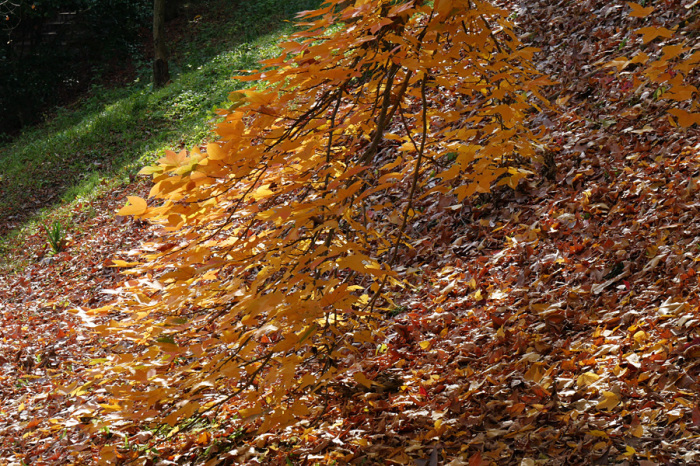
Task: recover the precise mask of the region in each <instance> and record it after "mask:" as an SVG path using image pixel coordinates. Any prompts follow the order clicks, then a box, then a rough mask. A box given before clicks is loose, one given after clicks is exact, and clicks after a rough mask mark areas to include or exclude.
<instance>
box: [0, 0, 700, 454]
mask: <svg viewBox="0 0 700 466" xmlns="http://www.w3.org/2000/svg"><path fill="white" fill-rule="evenodd" d="M568 3H569V2H563V1H562V2H556V1H544V0H542V1H529V2H521V3H519V4H517V5H510V6H512V7H513V8H516V9H517V10H516V11H518V13H519V15H518V22H519V24H520V26H521V28H522V31H523V34H528V35H529V39H528V40H529V41H531V43H532V45H533V46H537V47H541V48H542V49H543V51H542V53H540V54H538V55H537V56H536V59H537V60H539V61H538V66H540V67H541V71H544V72H546V73H547V74H548V75H550V76H552V77H554V78H555V79H556V80H558V81H559V82H560V83H561V84H560V85H559V86H558V87H557V86H555V87H554V88H553V89H552V92H553V93H554V94H555V98H556V99H557V101H558V103H559V104H560V110H559V112H558V113H557V112H553V111H552V112H549V111H543V112H542V115H541V121H542V123H543V124H544V125H545V126H551V142H550V145H549V147H548V148H547V150H550V151H552V152H553V153H554V157H555V160H556V169H557V175H556V181H554V182H552V181H542V180H539V179H536V178H532V179H531V180H529V181H528V182H527V183H521V185H520V186H519V187H518V189H517V190H515V191H512V190H502V191H496V192H494V193H493V194H489V195H479V196H477V198H474V199H472V200H469V199H467V200H465V201H463V202H462V203H461V204H456V203H455V202H454V200H453V199H449V198H443V197H438V198H437V199H436V198H425V199H423V200H422V201H421V202H422V205H419V206H416V208H417V209H418V208H419V209H420V210H421V211H422V212H423V215H422V216H421V217H420V220H418V221H416V222H414V223H413V224H412V225H410V228H409V231H408V234H410V235H411V236H412V239H413V240H414V241H415V242H414V243H413V246H414V248H413V250H412V251H409V253H408V254H406V256H405V257H404V258H403V261H404V262H403V263H402V264H401V267H402V268H401V269H400V270H402V274H403V277H402V278H403V279H405V284H404V286H403V287H399V286H396V287H395V288H394V289H392V290H391V291H392V292H393V294H394V300H395V304H396V308H395V311H394V312H392V313H391V314H392V315H387V318H386V322H385V325H384V328H383V330H382V334H383V339H382V340H381V341H379V342H377V343H372V342H368V343H366V344H364V345H362V346H358V347H357V348H356V349H357V352H356V353H355V354H348V355H347V356H346V360H345V361H343V363H344V364H346V365H347V366H348V367H349V368H350V369H349V370H348V371H347V373H346V375H345V376H344V377H343V378H341V379H340V380H338V381H337V383H335V384H332V385H331V386H329V389H328V391H327V392H326V393H325V394H323V395H322V396H321V395H318V397H319V399H318V405H319V406H322V407H323V410H322V411H321V410H319V413H318V417H317V418H316V419H314V420H313V421H304V422H302V423H300V424H298V425H294V426H291V427H288V428H286V429H285V430H282V431H279V432H274V433H270V434H263V435H256V433H255V431H240V430H237V429H236V428H235V426H236V420H235V418H236V416H238V415H240V413H241V411H242V409H244V404H242V403H243V402H242V401H241V400H236V399H233V400H231V401H230V402H229V404H228V405H227V409H224V410H222V412H223V413H229V414H228V416H229V417H228V418H227V417H226V416H225V415H224V416H222V417H221V418H220V419H212V421H213V422H212V424H211V425H209V426H208V428H207V429H200V430H193V431H188V432H183V433H180V434H178V433H176V434H173V435H172V436H171V437H170V438H168V439H165V440H164V439H157V436H156V435H154V434H153V433H151V432H148V431H144V430H142V429H138V427H134V426H131V427H128V426H127V427H125V428H124V429H122V430H121V431H115V432H99V431H98V432H93V431H90V428H89V425H90V422H91V417H92V415H93V413H94V412H95V411H96V409H97V406H98V405H101V406H102V407H105V406H110V405H113V404H115V403H116V404H118V403H119V400H114V399H104V397H102V396H101V393H102V391H101V390H100V388H99V386H98V385H95V386H92V385H89V386H85V385H84V384H85V383H86V382H87V380H85V379H83V378H81V373H82V372H84V371H85V370H86V368H87V367H89V366H90V364H91V363H92V362H94V361H95V360H98V359H99V358H100V357H104V356H106V354H107V353H110V352H115V351H119V350H120V348H115V347H113V346H111V345H110V342H109V341H100V339H99V338H97V337H95V336H94V335H92V334H91V333H90V326H91V325H103V324H105V322H104V321H101V322H91V321H90V319H88V318H84V319H83V318H81V317H80V314H72V313H67V312H65V310H66V309H68V308H69V307H70V308H72V307H81V308H87V307H96V306H99V305H100V304H101V303H103V302H105V301H107V300H109V299H110V298H109V294H107V293H101V291H105V290H107V289H110V288H116V287H118V286H119V281H120V280H122V279H123V277H120V276H118V275H117V274H116V273H115V269H114V268H111V267H109V266H110V265H111V262H110V260H112V259H117V258H118V257H119V256H115V253H116V252H117V251H118V250H125V249H128V248H129V247H135V246H136V245H137V244H138V243H139V241H140V240H142V239H144V238H145V237H146V236H147V235H150V234H153V233H152V232H150V231H149V230H148V229H147V228H145V226H144V225H140V224H138V223H137V222H134V221H132V220H128V221H124V220H119V219H115V218H114V217H113V215H112V214H113V212H114V211H115V210H117V208H118V207H121V206H122V205H123V204H124V201H123V198H124V196H125V195H126V193H125V192H124V193H114V198H112V199H108V200H104V201H103V202H102V203H101V204H100V205H97V206H95V207H96V209H97V210H98V212H99V213H98V215H97V217H95V218H93V219H92V220H90V219H86V220H85V222H84V223H83V224H84V225H85V227H86V232H85V234H84V235H82V236H80V237H76V238H73V242H72V243H71V244H70V245H69V247H68V250H67V251H66V252H65V253H62V254H64V255H61V254H59V255H57V256H55V257H54V258H53V259H52V260H51V261H46V262H43V263H42V262H40V261H38V262H37V263H36V264H35V265H32V266H30V267H28V268H27V269H26V270H24V271H23V272H22V273H21V274H17V275H14V276H6V277H3V280H2V282H0V283H1V284H0V298H1V299H2V302H1V304H0V306H1V307H0V312H1V315H2V317H1V318H2V325H0V332H2V333H0V345H1V346H0V365H1V366H2V374H1V375H0V381H1V382H2V384H1V385H0V386H1V390H2V391H1V400H2V401H1V404H0V414H1V416H0V419H2V420H1V421H0V438H2V442H1V443H0V461H2V462H6V463H7V464H21V463H20V461H24V462H25V463H27V464H69V463H73V464H79V463H85V462H91V461H97V458H98V456H100V455H101V452H102V453H104V452H105V451H106V450H103V448H104V445H105V444H109V445H111V446H113V447H114V449H113V450H110V451H114V456H113V458H114V460H115V461H117V460H118V459H119V457H120V456H121V457H122V458H124V459H125V458H127V456H128V455H127V452H128V451H130V450H131V448H130V447H129V448H127V447H126V446H125V444H126V445H128V444H131V445H140V446H143V447H151V448H154V449H155V450H156V451H157V452H158V455H157V456H158V458H160V459H159V460H157V461H158V464H190V463H192V462H196V463H207V464H289V462H291V463H292V464H314V463H320V464H329V463H331V462H332V461H334V460H335V461H337V463H339V464H363V462H364V464H431V465H432V464H452V465H461V464H465V465H467V464H468V465H480V464H525V465H530V464H563V463H574V464H592V463H594V462H597V463H599V464H604V463H614V464H635V463H639V464H666V463H673V462H688V463H693V462H697V461H700V458H698V451H700V446H699V445H698V434H699V432H698V430H699V428H700V407H699V402H700V400H699V399H698V393H699V390H698V389H699V388H700V387H699V386H698V376H699V374H700V362H699V359H698V358H700V332H699V331H698V330H699V322H700V318H699V317H698V306H699V305H700V303H699V301H698V280H700V276H699V275H698V267H697V264H696V262H697V257H698V255H699V252H700V240H698V237H697V231H698V213H699V212H698V208H699V207H700V203H699V202H698V189H699V188H698V179H697V178H698V176H700V167H699V160H698V157H700V139H699V138H698V128H697V125H696V126H695V127H689V128H686V129H682V130H679V129H678V128H676V127H673V126H672V125H671V123H670V122H669V120H668V119H667V118H665V117H664V115H663V114H664V112H665V110H666V109H665V108H664V105H665V104H664V102H663V101H661V100H658V99H655V98H654V96H653V92H647V94H646V95H645V94H644V92H645V91H644V90H642V91H641V92H640V94H639V96H637V97H635V98H629V97H630V96H627V95H626V94H625V92H626V88H627V84H626V81H625V80H624V79H620V78H619V77H618V76H617V75H611V74H610V73H609V72H608V71H609V70H606V69H604V68H602V67H597V66H594V64H595V63H602V62H604V61H607V60H609V59H610V58H612V57H613V56H614V55H617V54H618V52H620V53H625V52H626V51H627V50H632V49H633V47H635V46H637V45H635V44H636V42H635V40H634V35H633V32H632V31H633V30H634V29H636V28H638V27H639V26H640V22H641V21H642V20H640V19H629V18H628V16H627V9H626V3H625V2H602V1H586V2H576V4H575V5H569V4H568ZM686 3H687V2H686ZM683 6H685V4H680V5H674V4H673V3H672V2H666V3H664V4H660V5H655V7H656V10H655V11H654V13H653V21H655V22H657V23H658V24H659V25H669V26H670V25H672V24H676V23H678V21H679V18H680V15H682V14H686V12H685V11H684V9H683V8H682V7H683ZM533 31H534V32H533ZM662 39H663V38H662ZM662 39H661V40H660V39H656V42H654V41H652V42H651V44H650V46H649V47H650V48H651V49H652V50H651V52H654V51H658V50H660V48H661V46H662V45H664V44H663V41H662ZM640 40H641V39H640ZM630 79H631V77H630ZM647 91H650V90H649V89H647ZM637 101H638V103H637ZM637 106H639V107H637ZM133 192H134V191H133V190H130V192H129V194H132V193H133ZM88 227H89V230H88V229H87V228H88ZM32 241H33V242H32ZM40 244H41V240H40V239H34V240H31V239H30V241H29V244H28V245H27V251H26V253H27V254H40V249H41V248H40ZM120 258H121V259H122V260H124V261H125V262H129V261H130V257H129V256H121V257H120ZM113 317H114V318H118V317H119V316H113ZM86 426H88V427H87V428H86ZM232 426H233V427H232ZM115 438H116V439H118V443H117V442H115ZM156 440H159V441H156ZM102 459H105V458H104V457H103V458H102ZM154 464H155V462H154Z"/></svg>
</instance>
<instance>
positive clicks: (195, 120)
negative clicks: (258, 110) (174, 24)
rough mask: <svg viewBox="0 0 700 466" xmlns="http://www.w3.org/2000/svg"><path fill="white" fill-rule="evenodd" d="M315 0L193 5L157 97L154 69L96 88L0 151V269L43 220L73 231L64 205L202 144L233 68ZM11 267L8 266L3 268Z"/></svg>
mask: <svg viewBox="0 0 700 466" xmlns="http://www.w3.org/2000/svg"><path fill="white" fill-rule="evenodd" d="M319 3H320V2H319V1H318V0H256V1H255V2H246V1H244V0H240V1H231V0H195V1H194V2H193V3H192V4H191V5H190V8H189V10H188V13H187V16H188V19H187V21H181V24H182V25H183V26H182V27H183V28H184V30H182V31H179V32H180V33H179V34H178V37H179V39H178V40H177V41H175V42H173V43H171V44H169V46H170V48H171V60H170V72H171V77H172V83H171V84H169V85H168V86H166V87H165V88H163V89H160V90H157V91H153V90H152V89H151V85H150V63H149V62H147V61H146V60H143V59H141V60H140V61H137V62H136V65H137V73H138V77H137V79H136V80H135V81H134V82H133V83H130V84H129V85H127V86H124V87H120V88H112V89H107V88H104V87H101V86H93V88H92V89H91V92H90V93H89V95H88V96H87V97H85V98H84V99H83V100H82V101H81V102H79V103H77V104H75V105H73V106H71V108H70V109H66V108H59V109H57V110H55V116H54V117H52V118H51V119H50V120H49V121H47V122H46V123H44V124H41V125H39V126H36V127H33V128H30V129H27V130H25V131H24V132H23V133H22V134H21V135H20V136H18V137H17V138H16V139H15V140H13V141H11V142H5V143H4V144H2V145H0V263H1V262H2V261H3V257H2V256H4V255H5V254H4V253H6V252H7V251H8V250H12V249H16V248H18V247H20V245H21V243H22V238H23V237H24V236H25V235H28V234H32V233H33V232H35V231H37V229H38V226H39V225H40V224H41V223H42V222H45V221H46V220H47V219H55V218H57V217H59V218H60V219H61V222H62V224H63V225H65V226H66V227H69V226H70V218H66V216H68V217H69V216H70V214H69V212H70V210H71V209H70V206H71V205H72V204H75V203H77V202H82V203H86V202H87V203H89V202H90V200H91V199H95V198H97V197H98V196H100V195H102V194H104V193H105V192H106V191H108V190H111V189H114V188H116V187H118V186H123V185H125V184H128V183H129V182H130V181H132V180H133V176H134V174H135V173H136V172H137V171H138V170H139V169H140V168H141V167H142V166H143V165H146V164H148V163H151V162H153V161H154V160H156V159H157V158H159V157H160V156H161V154H162V153H163V151H164V150H166V149H173V150H180V149H182V148H189V147H191V146H193V145H197V144H200V143H201V142H203V141H204V140H205V139H206V138H208V137H210V134H211V121H212V120H213V118H214V117H215V115H214V113H213V110H214V109H216V108H218V107H223V106H225V105H226V99H227V96H228V94H229V93H230V92H232V91H234V90H236V89H238V88H241V87H243V84H248V85H249V83H237V82H235V81H232V80H231V79H230V76H231V75H234V74H237V72H238V71H239V70H245V69H251V68H255V67H256V66H257V62H258V61H259V60H262V59H265V58H269V57H272V56H274V55H275V54H277V53H278V48H277V47H276V44H277V42H278V41H279V40H280V39H281V38H283V37H284V36H285V35H287V34H289V33H290V32H292V30H293V23H292V22H290V20H291V19H292V18H293V17H294V13H296V12H297V11H299V10H304V9H312V8H314V7H316V6H317V5H318V4H319ZM4 266H5V267H3V268H7V264H4Z"/></svg>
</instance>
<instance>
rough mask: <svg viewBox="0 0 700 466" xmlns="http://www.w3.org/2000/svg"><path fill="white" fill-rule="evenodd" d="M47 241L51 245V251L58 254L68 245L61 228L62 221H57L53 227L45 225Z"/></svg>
mask: <svg viewBox="0 0 700 466" xmlns="http://www.w3.org/2000/svg"><path fill="white" fill-rule="evenodd" d="M44 232H45V233H46V242H47V243H48V245H49V246H51V251H52V252H53V253H54V254H58V253H59V252H61V251H63V248H64V247H65V246H66V238H65V234H64V232H63V230H62V228H61V222H59V221H55V222H53V225H51V227H46V226H45V227H44Z"/></svg>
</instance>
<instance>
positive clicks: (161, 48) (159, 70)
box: [153, 0, 170, 89]
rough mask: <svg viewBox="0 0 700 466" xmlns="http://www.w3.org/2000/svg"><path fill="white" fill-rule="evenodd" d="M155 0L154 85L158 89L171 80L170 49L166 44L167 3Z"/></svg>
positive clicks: (162, 0) (163, 0)
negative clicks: (169, 70)
mask: <svg viewBox="0 0 700 466" xmlns="http://www.w3.org/2000/svg"><path fill="white" fill-rule="evenodd" d="M166 1H167V0H153V47H154V49H155V53H154V55H153V87H154V89H158V88H160V87H163V86H165V85H166V84H167V83H168V81H170V73H169V72H168V49H167V47H166V46H165V3H166Z"/></svg>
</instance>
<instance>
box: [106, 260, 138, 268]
mask: <svg viewBox="0 0 700 466" xmlns="http://www.w3.org/2000/svg"><path fill="white" fill-rule="evenodd" d="M138 264H139V263H138V262H127V261H123V260H119V259H112V265H110V267H133V266H135V265H138Z"/></svg>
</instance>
